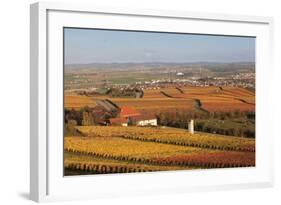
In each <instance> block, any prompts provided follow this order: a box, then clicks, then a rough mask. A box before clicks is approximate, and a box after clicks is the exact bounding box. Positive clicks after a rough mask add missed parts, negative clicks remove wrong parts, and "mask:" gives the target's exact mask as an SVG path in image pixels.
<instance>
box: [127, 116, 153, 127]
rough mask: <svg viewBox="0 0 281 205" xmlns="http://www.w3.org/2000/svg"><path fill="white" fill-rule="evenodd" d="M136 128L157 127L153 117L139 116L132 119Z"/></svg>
mask: <svg viewBox="0 0 281 205" xmlns="http://www.w3.org/2000/svg"><path fill="white" fill-rule="evenodd" d="M132 120H133V121H134V122H135V124H136V125H137V126H157V118H156V117H155V115H139V116H135V117H133V118H132Z"/></svg>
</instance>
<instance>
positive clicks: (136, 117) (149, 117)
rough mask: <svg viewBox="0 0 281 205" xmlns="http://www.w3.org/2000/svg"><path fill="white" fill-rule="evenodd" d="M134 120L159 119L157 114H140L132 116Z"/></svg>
mask: <svg viewBox="0 0 281 205" xmlns="http://www.w3.org/2000/svg"><path fill="white" fill-rule="evenodd" d="M132 119H133V120H136V121H137V122H139V121H142V120H154V119H157V118H156V116H155V115H149V114H147V115H139V116H135V117H133V118H132Z"/></svg>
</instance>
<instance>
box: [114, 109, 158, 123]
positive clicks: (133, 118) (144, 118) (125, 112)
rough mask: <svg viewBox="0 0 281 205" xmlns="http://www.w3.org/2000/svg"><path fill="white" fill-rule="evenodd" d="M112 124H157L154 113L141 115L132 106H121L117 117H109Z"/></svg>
mask: <svg viewBox="0 0 281 205" xmlns="http://www.w3.org/2000/svg"><path fill="white" fill-rule="evenodd" d="M110 124H112V125H121V126H128V125H136V126H157V119H156V117H155V116H154V115H143V114H141V113H139V112H138V111H136V110H135V109H134V108H133V107H127V106H125V107H122V108H121V110H120V113H119V117H117V118H111V119H110Z"/></svg>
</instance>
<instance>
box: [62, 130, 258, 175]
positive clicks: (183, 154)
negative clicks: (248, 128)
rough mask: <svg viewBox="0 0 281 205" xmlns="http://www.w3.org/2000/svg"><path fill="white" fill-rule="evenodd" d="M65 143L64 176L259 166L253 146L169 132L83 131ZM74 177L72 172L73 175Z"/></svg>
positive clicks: (250, 142)
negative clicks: (66, 174) (67, 174)
mask: <svg viewBox="0 0 281 205" xmlns="http://www.w3.org/2000/svg"><path fill="white" fill-rule="evenodd" d="M77 129H78V130H79V132H81V133H83V134H84V137H80V136H67V137H65V138H64V148H65V164H64V166H65V169H66V171H68V172H66V173H72V172H73V171H76V172H79V173H80V174H81V173H82V174H87V173H96V174H100V173H126V172H146V171H163V170H180V169H206V168H227V167H248V166H255V140H254V139H245V138H239V137H227V136H222V135H214V134H208V133H195V134H194V135H191V134H189V133H188V132H187V131H186V130H184V129H176V128H167V127H156V128H152V127H151V128H149V127H113V126H80V127H77ZM70 171H72V172H70Z"/></svg>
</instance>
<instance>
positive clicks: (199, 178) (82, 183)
mask: <svg viewBox="0 0 281 205" xmlns="http://www.w3.org/2000/svg"><path fill="white" fill-rule="evenodd" d="M272 24H273V20H272V19H271V18H269V17H251V16H235V15H222V14H203V13H192V12H183V11H155V10H138V9H121V8H97V7H95V6H94V5H73V4H61V3H36V4H33V5H31V141H30V143H31V154H30V160H31V173H30V174H31V183H30V184H31V194H30V196H31V199H32V200H35V201H51V200H71V199H81V198H99V197H114V196H129V195H137V194H151V193H155V194H157V193H175V192H188V191H203V190H212V189H216V190H217V189H233V188H251V187H267V186H272V183H273V174H272V173H273V163H272V156H273V154H272V144H273V139H272V136H273V133H272V131H271V129H270V121H271V119H272V116H271V113H270V112H268V111H267V110H268V107H270V106H271V99H272V96H270V92H268V90H269V89H270V77H271V71H272V69H273V68H272V64H271V62H272V59H271V58H272V53H271V52H272V44H273V43H272Z"/></svg>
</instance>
